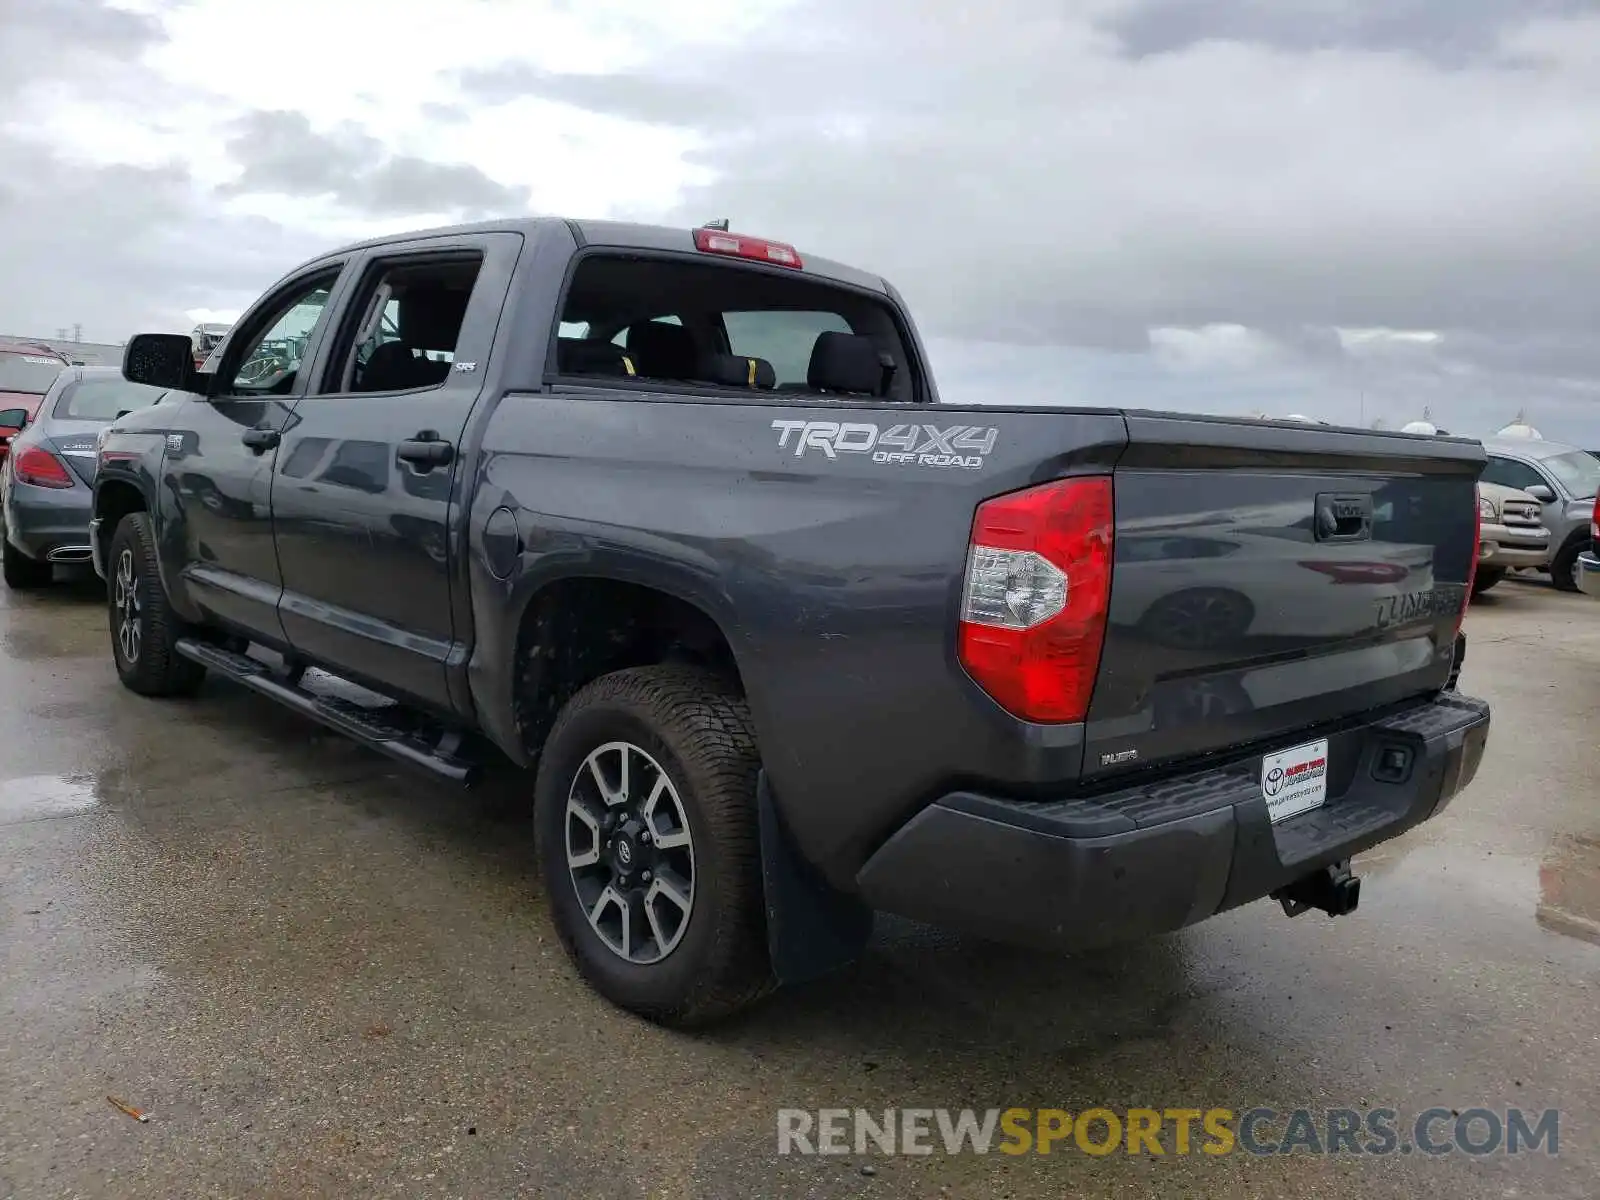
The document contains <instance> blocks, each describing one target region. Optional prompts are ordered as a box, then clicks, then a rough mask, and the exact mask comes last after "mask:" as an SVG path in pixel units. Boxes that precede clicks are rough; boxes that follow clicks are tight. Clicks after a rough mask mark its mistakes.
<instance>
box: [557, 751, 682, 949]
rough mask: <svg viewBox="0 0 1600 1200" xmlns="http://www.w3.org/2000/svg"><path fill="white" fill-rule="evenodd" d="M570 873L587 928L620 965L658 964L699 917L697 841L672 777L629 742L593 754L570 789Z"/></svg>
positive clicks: (565, 824) (567, 838)
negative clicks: (694, 914)
mask: <svg viewBox="0 0 1600 1200" xmlns="http://www.w3.org/2000/svg"><path fill="white" fill-rule="evenodd" d="M563 828H564V836H565V843H566V845H565V849H566V856H567V870H568V872H569V873H570V875H571V877H572V886H573V889H574V890H575V891H576V893H577V896H578V902H579V903H580V904H581V905H582V906H583V910H584V913H585V914H586V916H587V917H588V921H589V926H590V928H591V929H593V930H594V932H595V933H596V934H597V935H598V936H599V938H600V940H601V941H602V942H604V943H605V945H606V947H607V948H608V949H609V950H610V951H611V952H612V953H613V954H616V955H617V956H618V957H620V958H623V959H625V960H627V961H628V962H631V963H636V964H639V965H648V964H651V963H657V962H660V961H661V960H662V959H664V958H665V957H666V956H667V955H669V954H671V953H672V951H673V950H674V949H676V948H677V946H678V943H679V942H680V941H681V940H682V938H683V935H684V932H685V930H687V929H688V928H689V917H690V914H691V913H692V912H693V911H694V883H695V873H694V839H693V837H692V836H691V834H690V831H689V820H688V813H687V812H686V810H685V809H684V805H683V800H682V799H681V798H680V797H679V795H678V789H677V788H676V786H674V784H673V782H672V780H671V778H670V777H669V776H668V775H667V773H666V771H665V770H664V769H663V768H662V766H661V764H660V763H658V762H657V761H656V760H655V759H654V758H653V757H652V756H651V755H650V754H649V753H648V752H647V751H645V750H643V749H641V748H640V747H638V746H636V745H634V744H633V743H632V742H607V743H606V744H605V745H603V746H600V747H599V748H598V749H596V750H594V751H592V752H591V753H590V754H589V756H588V757H587V758H585V759H584V760H583V763H582V765H581V766H579V768H578V770H577V773H576V774H575V775H574V776H573V779H572V785H571V787H570V788H568V790H567V809H566V816H565V820H564V821H563Z"/></svg>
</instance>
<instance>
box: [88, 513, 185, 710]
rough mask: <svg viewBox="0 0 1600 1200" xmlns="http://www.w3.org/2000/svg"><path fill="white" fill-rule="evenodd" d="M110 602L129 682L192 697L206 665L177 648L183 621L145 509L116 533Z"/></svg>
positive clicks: (120, 670) (118, 654)
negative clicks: (171, 598) (161, 568)
mask: <svg viewBox="0 0 1600 1200" xmlns="http://www.w3.org/2000/svg"><path fill="white" fill-rule="evenodd" d="M106 601H107V605H106V607H107V610H108V612H109V616H110V620H111V656H112V658H113V659H115V660H116V664H117V678H119V679H121V680H122V685H123V686H124V687H126V688H128V689H129V690H130V691H134V692H138V693H139V694H140V695H141V696H187V695H190V694H192V693H193V692H194V691H195V690H196V689H197V688H199V686H200V684H201V683H202V682H203V681H204V679H205V675H206V672H205V668H204V667H202V666H201V665H200V664H199V663H197V662H193V661H191V660H190V659H187V658H184V657H183V656H182V655H180V654H179V653H178V651H177V649H176V645H177V641H178V638H179V637H181V636H182V634H183V632H184V627H183V621H182V619H181V618H180V617H179V616H178V614H177V613H176V612H174V611H173V609H172V605H171V603H170V602H169V601H168V600H167V589H166V588H165V587H163V586H162V583H161V574H160V571H159V570H158V569H157V564H156V545H155V537H154V535H153V534H152V533H151V529H150V518H149V517H148V516H146V515H145V514H144V513H142V512H136V513H129V514H128V515H127V516H125V517H123V518H122V521H121V522H120V523H119V524H118V525H117V530H116V532H115V533H114V534H112V537H111V553H110V558H109V561H108V563H107V570H106Z"/></svg>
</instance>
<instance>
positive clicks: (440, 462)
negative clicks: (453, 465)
mask: <svg viewBox="0 0 1600 1200" xmlns="http://www.w3.org/2000/svg"><path fill="white" fill-rule="evenodd" d="M455 453H456V448H455V447H454V446H452V445H451V444H450V443H449V442H447V441H445V440H444V439H443V438H441V437H440V436H439V435H438V434H437V433H434V432H433V430H431V429H424V430H423V431H422V432H421V433H419V434H417V436H416V437H413V438H407V439H406V440H405V441H403V442H401V443H400V446H399V448H398V449H397V450H396V451H395V454H396V455H397V456H398V457H399V458H400V459H401V461H402V462H408V463H411V464H412V465H413V466H417V467H421V468H422V469H423V470H424V471H431V470H432V469H433V468H434V467H442V466H444V465H445V464H446V463H448V462H449V461H450V460H451V459H452V458H454V457H455Z"/></svg>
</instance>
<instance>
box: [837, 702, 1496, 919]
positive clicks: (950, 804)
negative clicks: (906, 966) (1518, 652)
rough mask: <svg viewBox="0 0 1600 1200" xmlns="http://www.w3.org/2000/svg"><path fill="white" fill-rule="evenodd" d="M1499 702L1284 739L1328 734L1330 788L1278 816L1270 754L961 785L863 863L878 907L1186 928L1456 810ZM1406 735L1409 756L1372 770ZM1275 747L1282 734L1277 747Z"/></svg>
mask: <svg viewBox="0 0 1600 1200" xmlns="http://www.w3.org/2000/svg"><path fill="white" fill-rule="evenodd" d="M1488 735H1489V706H1488V705H1487V704H1485V703H1484V702H1483V701H1481V700H1475V699H1472V698H1471V697H1467V696H1462V695H1460V694H1459V693H1455V692H1447V693H1444V694H1442V695H1440V696H1439V697H1437V698H1436V699H1434V700H1432V701H1429V702H1424V703H1422V704H1417V705H1411V706H1409V707H1406V708H1403V709H1399V710H1395V711H1391V712H1388V713H1385V714H1383V715H1380V716H1377V717H1375V718H1369V719H1367V720H1364V721H1361V722H1358V723H1353V724H1347V725H1344V726H1341V727H1338V728H1335V729H1330V730H1328V731H1325V732H1310V733H1307V734H1306V735H1305V736H1304V737H1291V738H1288V739H1286V740H1285V742H1284V743H1283V745H1284V746H1293V745H1295V744H1297V743H1298V742H1303V741H1309V740H1312V739H1313V738H1315V737H1321V736H1326V737H1327V738H1328V739H1329V748H1328V759H1329V783H1328V799H1327V802H1326V803H1325V804H1324V805H1323V806H1322V807H1321V808H1318V809H1314V810H1312V811H1310V812H1307V813H1302V814H1301V815H1299V816H1297V817H1291V818H1290V819H1288V820H1286V821H1283V822H1282V823H1280V824H1278V825H1276V826H1274V825H1273V824H1272V823H1271V821H1270V820H1269V819H1268V816H1267V805H1266V800H1265V799H1264V797H1263V796H1262V793H1261V788H1260V775H1261V757H1260V756H1259V755H1256V756H1254V757H1251V758H1247V759H1243V760H1236V761H1234V762H1232V763H1231V764H1228V765H1225V766H1218V767H1213V768H1210V769H1208V770H1204V771H1198V772H1195V773H1193V774H1190V775H1186V776H1181V777H1177V778H1169V779H1165V780H1162V781H1159V782H1153V783H1149V784H1143V785H1139V786H1134V787H1129V788H1127V789H1125V790H1122V791H1117V792H1110V793H1103V794H1101V795H1098V796H1094V797H1091V798H1074V799H1070V800H1060V801H1054V802H1020V801H1014V800H1007V799H1001V798H998V797H994V796H986V795H981V794H978V793H974V792H956V793H952V794H950V795H947V796H944V797H942V798H941V799H939V800H938V801H936V802H935V803H933V804H931V805H929V806H928V807H927V808H925V809H923V810H922V811H921V812H919V813H918V814H917V815H916V816H915V817H913V818H912V819H911V820H910V821H909V822H907V823H906V824H905V825H904V826H902V827H901V828H900V829H899V830H898V831H897V832H896V833H895V834H894V835H893V836H892V837H891V838H890V839H889V840H888V842H886V843H885V844H884V845H883V847H882V848H881V849H879V850H878V852H877V853H876V854H874V855H873V857H872V858H871V859H869V860H868V861H867V863H866V865H865V866H864V867H863V868H862V870H861V872H860V874H859V876H858V877H857V884H858V886H859V890H860V894H861V897H862V899H863V900H865V901H866V903H868V904H870V905H871V906H872V907H874V908H878V909H882V910H884V911H888V912H895V913H900V914H902V915H904V916H908V917H913V918H917V919H919V920H924V921H929V922H932V923H934V924H938V925H943V926H947V927H951V928H955V929H961V930H965V931H969V932H972V933H974V934H978V935H981V936H985V937H990V938H994V939H998V940H1003V941H1012V942H1019V943H1023V944H1028V945H1042V946H1051V947H1055V948H1058V949H1083V948H1088V947H1093V946H1101V945H1108V944H1112V943H1116V942H1121V941H1128V940H1132V939H1135V938H1140V937H1146V936H1149V935H1152V934H1158V933H1165V932H1168V931H1171V930H1174V929H1180V928H1182V927H1183V926H1185V925H1190V924H1193V923H1194V922H1196V921H1200V920H1203V919H1204V918H1206V917H1208V916H1211V915H1212V914H1214V913H1218V912H1221V911H1223V910H1224V909H1228V908H1233V907H1235V906H1236V905H1240V904H1244V903H1247V902H1249V901H1251V900H1257V899H1260V898H1261V897H1263V896H1266V895H1268V894H1269V893H1270V892H1273V891H1276V890H1278V889H1279V888H1282V887H1284V886H1285V885H1287V884H1289V883H1291V882H1293V881H1294V880H1296V879H1299V878H1301V877H1303V876H1305V875H1308V874H1310V873H1312V872H1314V871H1316V870H1318V869H1319V868H1321V867H1323V866H1326V865H1328V864H1330V863H1334V862H1339V861H1341V860H1343V859H1346V858H1349V857H1350V856H1351V855H1352V854H1355V853H1357V852H1359V851H1361V850H1364V849H1366V848H1368V847H1370V846H1373V845H1376V844H1377V843H1379V842H1383V841H1387V840H1388V839H1390V838H1393V837H1395V836H1397V835H1398V834H1400V833H1402V832H1404V831H1405V830H1407V829H1409V828H1411V827H1412V826H1413V825H1416V824H1418V823H1420V822H1422V821H1425V820H1427V819H1428V818H1429V817H1431V816H1434V815H1436V814H1438V813H1439V812H1441V811H1443V809H1444V808H1445V806H1446V805H1447V804H1448V803H1449V802H1450V800H1451V799H1452V798H1453V797H1454V796H1455V795H1456V794H1457V793H1458V792H1460V791H1461V789H1462V788H1464V787H1466V786H1467V784H1468V783H1470V782H1471V781H1472V778H1473V776H1474V775H1475V774H1477V770H1478V764H1479V762H1480V761H1481V760H1482V757H1483V750H1484V746H1485V744H1486V743H1487V740H1488ZM1390 747H1404V748H1406V749H1407V750H1408V751H1409V770H1408V771H1407V773H1406V774H1405V776H1404V777H1403V778H1402V779H1399V780H1397V781H1394V782H1387V781H1383V780H1380V779H1379V778H1377V776H1376V775H1375V773H1374V768H1375V766H1376V764H1377V762H1378V755H1379V753H1380V751H1383V750H1386V749H1388V748H1390ZM1274 748H1276V747H1274Z"/></svg>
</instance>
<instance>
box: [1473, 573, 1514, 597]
mask: <svg viewBox="0 0 1600 1200" xmlns="http://www.w3.org/2000/svg"><path fill="white" fill-rule="evenodd" d="M1505 577H1506V569H1505V568H1504V567H1479V568H1478V570H1477V572H1476V573H1475V574H1474V575H1473V576H1472V594H1473V595H1474V596H1481V595H1483V594H1484V593H1485V592H1487V591H1488V590H1489V589H1490V588H1492V587H1493V586H1494V585H1495V584H1497V583H1499V582H1500V581H1501V580H1502V579H1504V578H1505Z"/></svg>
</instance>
